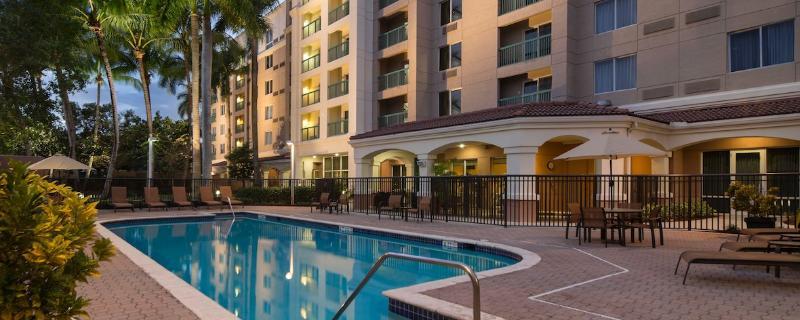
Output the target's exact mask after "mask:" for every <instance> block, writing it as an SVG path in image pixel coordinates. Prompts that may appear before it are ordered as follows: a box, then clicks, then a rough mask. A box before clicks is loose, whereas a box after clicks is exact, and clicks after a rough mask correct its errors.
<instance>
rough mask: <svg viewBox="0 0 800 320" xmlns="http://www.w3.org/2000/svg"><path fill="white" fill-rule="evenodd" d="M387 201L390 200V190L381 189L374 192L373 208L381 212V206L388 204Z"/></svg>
mask: <svg viewBox="0 0 800 320" xmlns="http://www.w3.org/2000/svg"><path fill="white" fill-rule="evenodd" d="M387 201H389V193H388V192H383V191H381V192H376V193H373V194H372V208H373V209H374V210H375V212H379V211H380V210H381V207H382V206H385V205H386V202H387Z"/></svg>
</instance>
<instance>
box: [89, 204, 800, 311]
mask: <svg viewBox="0 0 800 320" xmlns="http://www.w3.org/2000/svg"><path fill="white" fill-rule="evenodd" d="M244 211H251V212H267V213H273V214H283V215H288V216H295V217H303V218H312V219H319V220H325V221H332V222H342V223H349V224H358V225H364V226H373V227H381V228H386V229H394V230H404V231H410V232H419V233H428V234H436V235H441V236H453V237H459V238H470V239H476V240H481V239H485V240H489V241H492V242H497V243H502V244H507V245H511V246H515V247H519V248H523V249H526V250H530V251H532V252H535V253H536V254H538V255H539V256H541V258H542V261H541V262H540V263H539V264H537V265H535V266H534V267H532V268H529V269H525V270H521V271H517V272H513V273H509V274H505V275H499V276H495V277H491V278H485V279H482V280H481V295H482V300H481V303H482V308H483V311H484V312H487V313H490V314H494V315H497V316H500V317H503V318H506V319H596V318H606V319H614V318H617V319H767V318H769V319H797V311H796V309H797V305H798V301H797V297H800V272H799V271H798V270H792V269H786V270H782V271H783V274H782V278H780V279H776V278H774V277H773V276H772V275H771V274H767V273H765V272H764V268H763V267H739V268H737V270H735V271H734V270H731V267H730V266H702V265H698V266H695V267H693V268H692V272H691V273H690V274H689V279H688V281H687V285H686V286H683V285H681V277H679V276H674V275H673V274H672V272H673V268H674V267H675V262H676V261H677V257H678V255H679V253H680V252H681V251H683V250H687V249H702V250H717V249H718V248H719V244H720V243H721V242H723V241H725V240H726V239H731V240H732V239H735V235H728V234H719V233H708V232H697V231H692V232H689V231H677V230H676V231H672V230H667V231H665V241H666V245H665V246H663V247H658V248H657V249H652V248H650V247H649V245H650V243H649V238H646V239H645V241H644V242H643V243H638V242H637V243H635V244H629V246H628V247H620V246H618V245H615V244H609V247H608V248H604V247H603V245H602V243H601V242H600V241H599V240H595V241H594V242H593V243H591V244H584V245H582V246H578V244H577V240H575V239H574V238H572V237H571V239H569V240H565V239H564V229H563V228H561V227H558V228H537V227H515V228H503V227H499V226H487V225H474V224H460V223H443V222H434V223H430V222H404V221H400V220H396V221H392V220H391V219H386V218H384V219H383V220H380V221H379V220H378V219H377V218H376V217H374V216H364V215H361V214H351V215H330V214H327V213H325V214H320V213H309V212H308V208H292V207H247V208H245V209H244ZM198 212H203V211H202V210H201V211H198ZM175 214H180V215H187V214H192V213H190V212H188V211H184V212H179V211H173V212H168V213H162V212H147V211H137V212H135V213H111V212H102V213H101V214H100V217H99V219H100V220H101V221H102V220H108V219H116V218H128V217H144V216H151V217H152V216H163V215H175ZM598 234H599V233H598V232H595V238H597V237H598ZM681 270H683V269H681ZM101 273H102V275H101V277H100V278H97V279H92V280H91V281H90V283H89V284H88V285H85V286H82V287H81V288H80V291H81V293H84V294H86V295H87V296H88V297H89V298H91V299H93V304H92V305H91V306H90V308H89V313H90V315H91V316H92V317H93V318H96V319H111V318H114V319H122V318H128V319H165V318H170V319H191V318H193V315H192V314H191V312H190V311H189V310H188V309H186V308H185V307H183V306H182V305H181V304H180V303H179V302H178V301H177V299H175V298H174V297H172V296H171V295H170V294H169V293H168V292H167V291H166V290H165V289H163V288H162V287H160V286H159V285H158V284H157V283H156V282H155V281H154V280H152V279H150V278H149V277H147V275H146V274H145V273H144V272H142V271H141V270H139V269H138V268H137V267H136V266H135V265H134V264H133V262H132V261H130V260H129V259H127V258H126V257H124V256H118V257H115V258H114V260H113V261H111V262H110V263H104V264H103V266H102V268H101ZM584 282H585V283H584ZM426 294H428V295H430V296H433V297H436V298H438V299H442V300H447V301H451V302H455V303H458V304H461V305H465V306H469V305H470V304H471V290H470V288H469V284H466V283H463V284H458V285H455V286H450V287H445V288H441V289H436V290H433V291H429V292H426ZM531 297H534V298H533V299H532V298H531ZM165 315H168V316H165Z"/></svg>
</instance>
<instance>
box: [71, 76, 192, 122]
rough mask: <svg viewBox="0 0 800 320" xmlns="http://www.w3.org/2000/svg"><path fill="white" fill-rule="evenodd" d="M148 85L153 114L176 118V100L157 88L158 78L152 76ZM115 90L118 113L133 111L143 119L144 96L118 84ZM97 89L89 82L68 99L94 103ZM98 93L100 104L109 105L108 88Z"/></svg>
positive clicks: (79, 102)
mask: <svg viewBox="0 0 800 320" xmlns="http://www.w3.org/2000/svg"><path fill="white" fill-rule="evenodd" d="M152 83H153V84H152V85H150V96H151V98H150V99H151V101H152V103H153V114H154V115H155V113H156V112H160V113H161V115H162V116H168V117H170V118H173V119H176V118H178V99H177V97H175V96H174V95H172V94H170V93H169V91H167V90H166V89H164V88H161V87H159V86H158V76H154V77H153V79H152ZM114 85H115V87H116V89H117V99H118V100H119V101H118V103H119V112H120V113H122V112H124V111H126V110H133V111H134V112H136V114H138V115H139V116H140V117H142V118H144V117H145V114H144V96H143V95H142V92H139V91H138V90H136V88H134V87H133V86H130V85H127V84H122V83H119V82H115V83H114ZM96 90H97V87H96V86H95V85H93V84H92V83H91V82H89V85H87V86H86V89H85V90H84V91H83V92H76V93H74V94H72V96H71V97H70V98H71V99H72V100H73V101H75V102H76V103H78V104H79V105H83V104H85V103H94V102H95V100H96V97H97V96H96V95H97V91H96ZM100 91H101V93H100V101H101V102H100V103H103V104H106V103H111V97H110V96H109V93H108V86H104V87H103V88H102V89H101V90H100Z"/></svg>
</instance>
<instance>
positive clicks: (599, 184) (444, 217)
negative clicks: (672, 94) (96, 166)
mask: <svg viewBox="0 0 800 320" xmlns="http://www.w3.org/2000/svg"><path fill="white" fill-rule="evenodd" d="M103 182H104V180H103V179H89V180H82V182H81V184H82V185H80V186H78V187H77V188H76V189H77V190H79V191H82V192H83V193H84V194H85V195H87V196H89V197H92V198H94V199H98V200H99V201H100V205H101V206H102V205H104V204H105V202H106V201H107V200H105V199H101V194H102V187H103ZM734 182H739V183H745V184H750V185H753V186H756V187H757V189H758V190H760V191H761V192H766V190H768V189H769V188H777V190H778V198H777V203H776V204H777V206H778V214H777V215H776V216H775V218H776V225H785V224H786V223H787V222H786V221H787V220H789V219H794V216H795V214H796V212H797V210H798V204H800V174H798V173H785V174H784V173H781V174H777V173H776V174H747V175H663V176H657V175H641V176H638V175H614V176H609V175H563V176H558V175H536V176H466V177H461V176H460V177H375V178H328V179H294V180H291V179H264V180H262V181H261V183H260V184H259V185H256V184H255V182H254V181H253V180H231V179H214V180H190V179H188V180H187V179H154V180H153V181H152V185H153V186H155V187H158V188H159V190H160V193H161V194H162V200H164V201H170V200H171V199H172V195H171V188H170V187H172V186H183V187H186V190H187V192H189V197H190V198H191V199H193V200H197V199H198V195H199V187H200V186H211V187H212V189H214V190H218V189H219V187H220V186H223V185H227V186H231V187H232V189H233V190H235V192H236V194H237V196H238V197H240V198H242V200H245V201H246V202H248V203H252V204H262V205H289V204H291V203H292V201H291V200H292V199H291V197H292V194H294V200H295V201H294V204H295V205H308V204H310V203H311V202H312V201H315V200H316V199H318V198H319V195H320V194H321V193H323V192H327V193H330V194H331V195H332V196H333V197H334V198H340V200H341V202H342V203H345V204H347V205H348V207H349V209H350V210H351V211H357V212H363V213H367V214H373V213H377V210H378V208H379V207H380V206H381V205H384V204H385V203H386V200H387V198H388V197H389V195H392V194H395V195H402V198H403V200H402V202H403V207H407V208H416V207H417V202H418V199H419V198H420V197H431V199H432V210H431V212H430V213H426V216H425V217H424V218H425V220H440V221H458V222H466V223H479V224H493V225H503V226H563V225H564V223H565V218H564V217H565V214H566V212H567V204H568V203H579V204H581V205H582V206H585V207H611V206H619V205H620V204H625V203H641V204H642V206H643V208H644V214H645V215H654V214H658V215H660V216H662V217H663V218H664V219H665V227H667V228H673V229H688V230H692V229H702V230H727V229H733V228H737V229H741V228H744V227H745V223H744V218H745V217H747V212H742V211H737V210H733V209H732V208H731V200H730V198H729V196H727V195H726V191H727V189H728V186H729V185H730V184H731V183H734ZM145 184H146V180H144V179H115V180H114V181H113V183H112V185H113V186H124V187H127V188H128V196H129V199H130V200H131V201H132V202H134V203H137V202H141V201H142V199H143V190H144V186H145ZM292 191H293V192H292ZM795 223H796V222H795Z"/></svg>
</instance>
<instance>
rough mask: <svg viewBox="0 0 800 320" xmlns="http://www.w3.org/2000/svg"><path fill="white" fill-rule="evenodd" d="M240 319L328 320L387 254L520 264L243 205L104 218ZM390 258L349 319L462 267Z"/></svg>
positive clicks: (373, 314)
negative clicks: (388, 293) (224, 210)
mask: <svg viewBox="0 0 800 320" xmlns="http://www.w3.org/2000/svg"><path fill="white" fill-rule="evenodd" d="M104 225H105V226H106V227H107V228H108V229H109V230H111V231H112V232H114V233H115V234H116V235H118V236H120V237H121V238H122V239H124V240H125V241H127V242H128V243H130V244H131V245H132V246H134V247H135V248H137V249H138V250H139V251H141V252H142V253H144V254H146V255H147V256H149V257H151V258H152V259H153V260H155V261H156V262H158V263H159V264H161V265H162V266H163V267H164V268H166V269H168V270H169V271H171V272H172V273H174V274H175V275H177V276H178V277H180V278H182V279H183V280H184V281H186V282H187V283H189V284H191V285H192V286H193V287H195V288H196V289H198V290H199V291H200V292H202V293H203V294H205V295H206V296H208V297H210V298H211V299H213V300H215V301H216V302H217V303H219V304H220V305H221V306H222V307H224V308H226V309H228V310H230V311H231V312H232V313H234V314H236V315H237V316H239V317H240V318H242V319H245V320H249V319H330V318H331V317H332V316H333V314H335V313H336V311H337V309H338V308H339V306H340V305H341V303H342V302H344V300H345V299H346V298H347V296H348V294H349V293H350V292H352V290H353V289H354V288H355V286H356V285H358V282H359V281H361V279H362V278H363V277H364V275H365V274H366V273H367V271H368V270H369V268H370V267H371V266H372V263H373V262H374V261H375V260H376V259H377V258H378V257H380V256H381V255H382V254H384V253H386V252H401V253H408V254H413V255H420V256H427V257H434V258H440V259H448V260H453V261H459V262H463V263H465V264H467V265H469V266H470V267H472V268H473V269H474V270H475V271H476V272H479V271H483V270H489V269H495V268H501V267H505V266H508V265H511V264H514V263H516V262H517V261H518V260H519V257H514V256H513V254H509V253H502V252H495V253H488V252H485V251H489V250H488V249H485V248H477V249H478V250H473V249H475V248H473V247H474V246H471V245H465V244H459V245H458V247H454V246H453V243H449V242H444V243H443V241H441V240H434V239H427V238H420V237H411V236H401V235H394V234H389V233H385V232H378V231H373V230H366V229H360V228H352V227H340V226H336V225H328V224H321V223H309V222H305V221H297V220H289V219H278V218H271V217H265V216H261V215H255V214H246V213H237V218H236V219H235V220H232V219H231V217H230V216H220V217H216V218H214V217H206V218H172V219H156V220H139V221H130V222H112V223H105V224H104ZM461 274H462V273H461V271H459V270H454V269H449V268H446V267H440V266H432V265H428V264H421V263H418V262H410V261H400V260H389V261H387V262H386V263H385V264H384V267H382V268H381V269H380V271H378V273H376V274H375V276H374V277H373V278H372V280H371V281H370V282H369V284H368V285H367V286H366V287H365V288H364V290H363V291H362V292H361V294H360V295H359V296H358V297H357V298H356V300H355V302H354V303H353V304H352V305H351V306H350V307H349V308H348V310H347V311H346V312H345V317H343V319H349V320H353V319H390V318H394V317H393V315H392V314H391V313H390V312H389V310H388V303H389V302H388V299H387V298H386V297H385V296H383V295H382V294H381V292H383V291H385V290H388V289H393V288H399V287H405V286H410V285H413V284H418V283H421V282H426V281H431V280H437V279H443V278H448V277H452V276H456V275H461Z"/></svg>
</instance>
